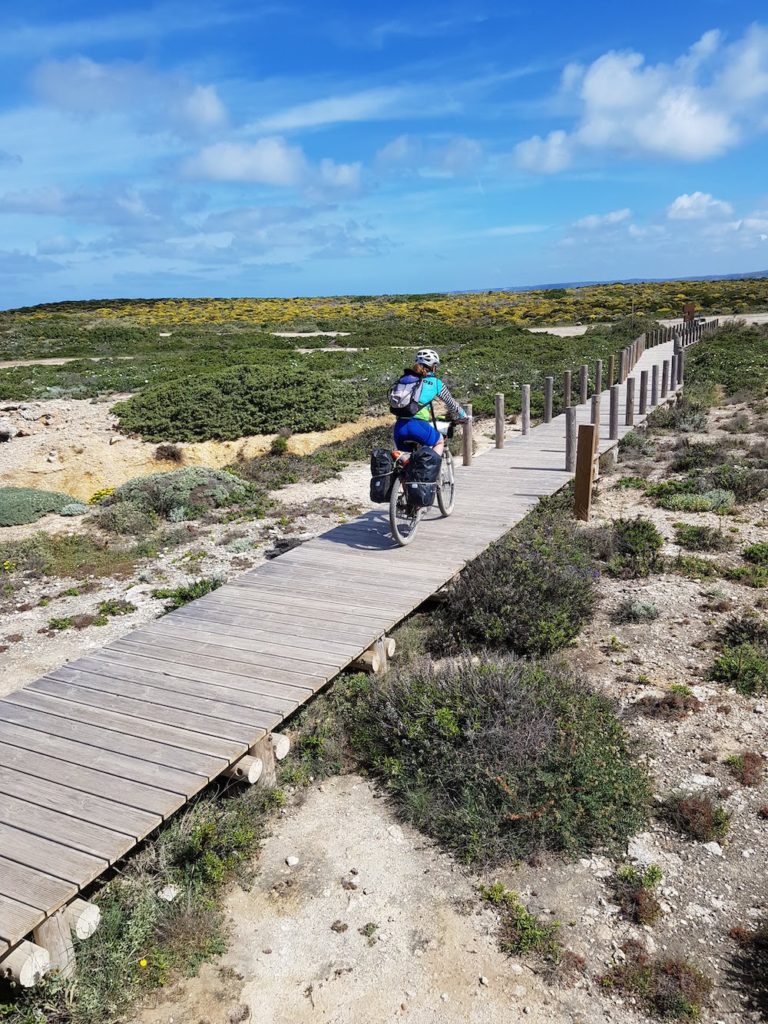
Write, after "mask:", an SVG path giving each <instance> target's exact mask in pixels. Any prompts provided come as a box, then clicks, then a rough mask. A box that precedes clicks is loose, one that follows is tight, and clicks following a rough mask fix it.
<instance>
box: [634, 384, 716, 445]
mask: <svg viewBox="0 0 768 1024" xmlns="http://www.w3.org/2000/svg"><path fill="white" fill-rule="evenodd" d="M711 404H712V393H711V389H709V388H706V389H699V390H698V391H697V390H695V389H692V388H688V389H687V390H686V393H685V394H684V395H683V397H682V400H681V401H679V402H677V403H675V404H673V405H662V406H659V407H658V408H657V409H654V410H653V412H652V413H651V414H650V416H649V417H648V426H649V427H651V428H652V429H654V430H676V431H678V432H679V433H682V434H696V433H703V432H704V431H705V430H706V429H707V424H708V419H709V409H710V406H711Z"/></svg>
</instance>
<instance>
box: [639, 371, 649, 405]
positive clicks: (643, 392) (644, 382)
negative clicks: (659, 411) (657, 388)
mask: <svg viewBox="0 0 768 1024" xmlns="http://www.w3.org/2000/svg"><path fill="white" fill-rule="evenodd" d="M647 411H648V371H647V370H641V371H640V415H641V416H645V414H646V412H647Z"/></svg>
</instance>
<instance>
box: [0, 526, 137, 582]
mask: <svg viewBox="0 0 768 1024" xmlns="http://www.w3.org/2000/svg"><path fill="white" fill-rule="evenodd" d="M139 557H141V556H140V552H139V551H138V550H137V549H136V548H124V547H113V546H112V545H110V544H108V543H106V542H103V541H98V540H95V539H94V538H93V537H89V536H88V535H86V534H82V535H81V534H48V533H42V532H41V533H36V534H34V535H33V536H32V537H28V538H27V539H26V540H21V541H13V542H11V543H6V544H0V565H4V564H6V563H8V564H10V565H13V566H14V570H13V571H15V572H20V573H30V574H31V575H33V576H72V577H75V578H76V579H82V578H84V577H86V576H117V577H121V576H127V575H129V574H130V573H131V572H132V571H133V568H134V566H135V565H136V562H137V561H138V559H139Z"/></svg>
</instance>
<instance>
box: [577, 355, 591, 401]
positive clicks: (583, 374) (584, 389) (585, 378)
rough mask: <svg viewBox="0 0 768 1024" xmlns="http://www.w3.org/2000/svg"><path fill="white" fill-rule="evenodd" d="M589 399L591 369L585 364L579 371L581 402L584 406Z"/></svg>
mask: <svg viewBox="0 0 768 1024" xmlns="http://www.w3.org/2000/svg"><path fill="white" fill-rule="evenodd" d="M588 398H589V367H588V366H587V364H586V363H583V364H582V366H581V369H580V370H579V400H580V402H581V404H582V405H584V403H585V402H586V401H587V399H588Z"/></svg>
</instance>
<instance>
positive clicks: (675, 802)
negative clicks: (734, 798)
mask: <svg viewBox="0 0 768 1024" xmlns="http://www.w3.org/2000/svg"><path fill="white" fill-rule="evenodd" d="M662 815H663V817H664V818H665V819H666V821H668V822H669V824H670V825H672V827H673V828H676V829H677V830H678V831H679V832H683V833H684V834H685V835H687V836H689V837H690V838H691V839H697V840H698V841H699V842H702V843H707V842H711V841H712V840H716V839H725V837H726V835H727V834H728V826H729V824H730V817H729V815H728V812H727V811H726V810H725V808H724V807H720V806H719V805H718V804H717V803H715V801H714V799H713V798H712V796H711V795H710V794H709V793H678V794H674V795H673V796H671V797H669V798H668V799H667V800H666V801H665V802H664V804H663V806H662Z"/></svg>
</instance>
